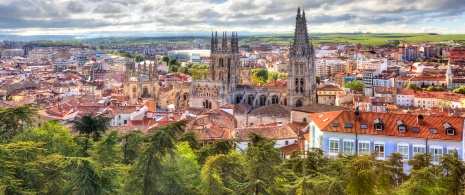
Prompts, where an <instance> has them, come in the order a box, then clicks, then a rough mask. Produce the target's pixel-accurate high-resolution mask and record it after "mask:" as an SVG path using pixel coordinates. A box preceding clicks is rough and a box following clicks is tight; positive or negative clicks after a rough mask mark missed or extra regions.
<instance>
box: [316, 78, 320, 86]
mask: <svg viewBox="0 0 465 195" xmlns="http://www.w3.org/2000/svg"><path fill="white" fill-rule="evenodd" d="M316 83H317V84H318V85H319V84H320V83H321V78H320V77H319V76H316Z"/></svg>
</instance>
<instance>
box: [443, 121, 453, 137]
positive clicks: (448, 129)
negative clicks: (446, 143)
mask: <svg viewBox="0 0 465 195" xmlns="http://www.w3.org/2000/svg"><path fill="white" fill-rule="evenodd" d="M442 126H443V127H444V129H445V130H446V134H447V135H455V129H454V127H452V125H451V124H450V123H448V122H444V123H442Z"/></svg>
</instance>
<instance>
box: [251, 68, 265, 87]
mask: <svg viewBox="0 0 465 195" xmlns="http://www.w3.org/2000/svg"><path fill="white" fill-rule="evenodd" d="M267 80H268V70H266V69H264V68H257V69H252V82H254V83H258V84H261V85H263V84H264V83H265V82H266V81H267Z"/></svg>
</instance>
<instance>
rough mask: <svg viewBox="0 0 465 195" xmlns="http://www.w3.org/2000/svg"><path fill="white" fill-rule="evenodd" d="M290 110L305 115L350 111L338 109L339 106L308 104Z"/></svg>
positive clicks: (343, 108) (342, 108)
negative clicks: (304, 113) (305, 113)
mask: <svg viewBox="0 0 465 195" xmlns="http://www.w3.org/2000/svg"><path fill="white" fill-rule="evenodd" d="M292 110H296V111H301V112H307V113H318V112H330V111H336V110H350V109H349V108H345V107H340V106H333V105H326V104H318V103H313V104H309V105H305V106H300V107H296V108H292Z"/></svg>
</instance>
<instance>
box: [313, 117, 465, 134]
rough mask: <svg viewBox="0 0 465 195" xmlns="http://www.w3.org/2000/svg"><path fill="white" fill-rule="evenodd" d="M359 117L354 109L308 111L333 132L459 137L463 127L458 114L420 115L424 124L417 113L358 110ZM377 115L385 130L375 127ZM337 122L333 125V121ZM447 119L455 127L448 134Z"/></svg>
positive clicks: (314, 120)
mask: <svg viewBox="0 0 465 195" xmlns="http://www.w3.org/2000/svg"><path fill="white" fill-rule="evenodd" d="M359 116H360V120H359V121H355V120H354V112H352V111H334V112H324V113H316V114H309V117H310V118H311V120H312V122H314V123H315V125H316V126H317V127H318V128H319V129H321V130H322V131H334V132H345V133H359V134H372V135H387V136H399V137H417V138H430V139H444V140H462V130H463V122H464V119H463V118H461V117H448V116H423V118H424V122H425V123H424V124H423V125H419V124H418V122H417V115H409V114H394V113H373V112H360V115H359ZM376 118H380V119H381V120H382V121H383V124H384V130H375V129H374V128H373V127H374V120H375V119H376ZM397 120H402V121H403V122H404V123H405V124H406V126H407V132H399V131H398V129H397V128H398V126H397ZM335 122H336V123H338V125H337V127H334V125H333V123H335ZM346 122H351V123H352V128H345V123H346ZM444 122H448V123H450V124H451V125H452V127H454V128H455V135H447V134H446V132H445V129H444V127H443V125H442V124H443V123H444ZM361 124H367V126H368V128H367V129H361V128H360V125H361ZM412 127H418V128H419V130H420V133H414V132H412ZM430 128H435V129H437V131H438V133H437V134H432V133H430Z"/></svg>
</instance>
